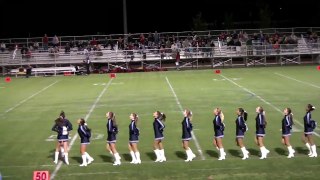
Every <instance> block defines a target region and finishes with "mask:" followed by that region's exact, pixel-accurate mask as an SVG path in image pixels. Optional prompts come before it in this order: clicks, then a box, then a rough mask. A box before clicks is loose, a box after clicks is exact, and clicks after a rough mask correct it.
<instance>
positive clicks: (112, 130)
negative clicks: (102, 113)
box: [107, 119, 118, 143]
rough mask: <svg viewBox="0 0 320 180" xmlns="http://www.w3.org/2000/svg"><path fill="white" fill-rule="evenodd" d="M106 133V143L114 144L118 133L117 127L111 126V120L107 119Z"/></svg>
mask: <svg viewBox="0 0 320 180" xmlns="http://www.w3.org/2000/svg"><path fill="white" fill-rule="evenodd" d="M107 133H108V138H107V142H108V143H115V142H116V141H117V137H116V135H117V133H118V127H117V126H115V125H114V124H113V121H112V120H111V119H108V122H107Z"/></svg>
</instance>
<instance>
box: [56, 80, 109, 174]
mask: <svg viewBox="0 0 320 180" xmlns="http://www.w3.org/2000/svg"><path fill="white" fill-rule="evenodd" d="M112 80H113V78H111V79H110V80H109V82H108V84H107V85H106V86H105V87H104V88H103V90H102V91H101V93H100V94H99V96H98V97H97V99H96V100H95V101H94V103H93V105H92V106H91V108H90V110H89V112H88V114H87V115H86V116H85V118H84V119H85V120H86V121H88V120H89V117H90V115H91V113H92V112H93V110H94V109H95V108H96V106H97V104H98V102H99V101H100V99H101V97H102V95H103V94H104V93H105V92H106V90H107V89H108V87H109V86H110V84H111V82H112ZM77 137H78V134H76V135H75V136H73V138H72V139H71V142H70V144H69V151H70V150H71V148H72V146H73V144H74V142H75V141H76V139H77ZM61 166H62V162H61V161H60V162H59V163H58V165H57V167H56V168H55V169H54V171H53V172H52V174H51V176H50V179H51V180H53V179H54V178H55V176H56V175H57V173H58V171H59V170H60V168H61Z"/></svg>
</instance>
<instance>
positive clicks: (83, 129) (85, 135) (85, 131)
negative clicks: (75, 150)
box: [78, 124, 91, 144]
mask: <svg viewBox="0 0 320 180" xmlns="http://www.w3.org/2000/svg"><path fill="white" fill-rule="evenodd" d="M78 134H79V136H80V139H81V141H80V142H81V144H90V137H91V131H90V130H89V128H88V127H87V126H86V125H81V124H80V125H79V127H78Z"/></svg>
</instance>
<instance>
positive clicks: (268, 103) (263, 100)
mask: <svg viewBox="0 0 320 180" xmlns="http://www.w3.org/2000/svg"><path fill="white" fill-rule="evenodd" d="M220 76H222V77H223V78H225V79H226V80H227V81H229V82H231V83H232V84H234V85H236V86H238V87H239V88H241V89H243V90H244V91H247V92H248V93H251V94H253V95H255V96H256V97H257V98H258V99H260V100H261V101H262V102H264V103H266V104H267V105H269V106H271V107H273V109H275V110H276V111H278V112H280V113H281V114H282V111H281V110H280V109H279V108H278V107H276V106H274V105H273V104H271V103H270V102H268V101H267V100H265V99H263V98H262V97H261V96H259V95H257V94H256V93H254V92H252V91H250V90H249V89H247V88H245V87H243V86H241V85H239V84H238V83H236V82H234V81H232V80H231V79H229V78H227V77H225V76H224V75H221V74H220ZM293 120H294V121H295V122H296V123H297V124H299V125H300V126H301V127H302V128H303V127H304V126H303V124H301V123H300V122H299V121H297V120H295V119H293ZM313 134H315V135H316V136H318V137H320V135H319V134H318V133H316V132H315V131H313Z"/></svg>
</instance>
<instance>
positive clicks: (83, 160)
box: [79, 154, 87, 166]
mask: <svg viewBox="0 0 320 180" xmlns="http://www.w3.org/2000/svg"><path fill="white" fill-rule="evenodd" d="M81 157H82V164H80V165H79V166H87V156H86V155H85V154H84V155H82V156H81Z"/></svg>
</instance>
